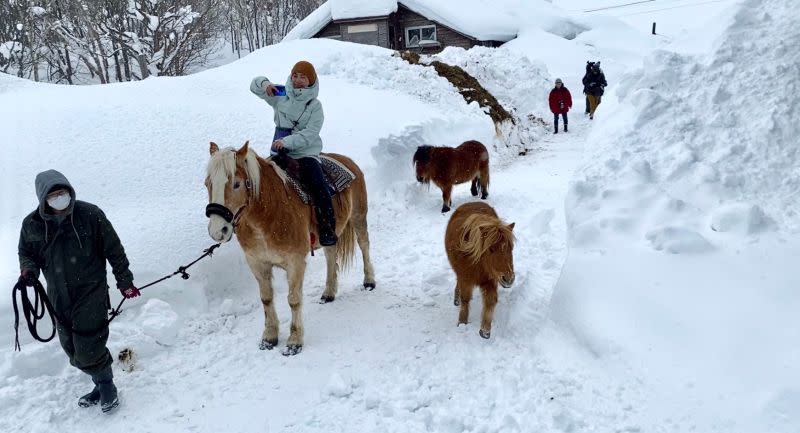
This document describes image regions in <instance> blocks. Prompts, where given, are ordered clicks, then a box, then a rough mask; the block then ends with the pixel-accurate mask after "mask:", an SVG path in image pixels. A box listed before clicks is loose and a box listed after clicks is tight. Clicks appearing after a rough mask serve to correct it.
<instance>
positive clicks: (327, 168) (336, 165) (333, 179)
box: [286, 155, 356, 204]
mask: <svg viewBox="0 0 800 433" xmlns="http://www.w3.org/2000/svg"><path fill="white" fill-rule="evenodd" d="M319 160H320V163H322V172H323V173H324V174H325V183H326V184H327V185H328V190H329V191H331V196H334V195H336V194H337V193H340V192H342V191H344V190H345V189H347V187H348V186H350V183H351V182H353V180H354V179H355V178H356V176H355V175H354V174H353V172H352V171H350V170H349V169H348V168H347V167H345V166H344V164H342V163H341V162H339V161H337V160H335V159H333V158H330V157H327V156H325V155H320V157H319ZM286 180H287V182H289V185H291V186H292V188H293V189H294V190H295V192H297V195H298V196H299V197H300V200H302V201H303V203H305V204H311V195H309V194H308V192H306V190H305V189H303V187H302V185H301V184H300V181H299V180H297V179H295V178H294V177H292V176H286Z"/></svg>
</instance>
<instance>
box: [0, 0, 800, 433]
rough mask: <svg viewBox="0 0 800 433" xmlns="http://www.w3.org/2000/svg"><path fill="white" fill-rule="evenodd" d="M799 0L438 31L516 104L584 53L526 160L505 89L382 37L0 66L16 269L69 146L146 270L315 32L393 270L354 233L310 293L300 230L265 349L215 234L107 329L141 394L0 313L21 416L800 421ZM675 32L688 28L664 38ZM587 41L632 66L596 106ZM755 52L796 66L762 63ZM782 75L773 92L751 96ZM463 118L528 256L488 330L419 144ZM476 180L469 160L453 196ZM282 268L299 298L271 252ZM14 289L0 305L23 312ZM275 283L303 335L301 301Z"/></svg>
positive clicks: (155, 424) (46, 424) (583, 428)
mask: <svg viewBox="0 0 800 433" xmlns="http://www.w3.org/2000/svg"><path fill="white" fill-rule="evenodd" d="M574 1H575V2H578V0H574ZM584 3H586V2H584ZM762 7H764V8H767V9H768V10H769V11H770V13H769V14H767V13H764V12H763V11H762V9H760V8H762ZM767 9H764V10H767ZM676 10H678V11H680V10H681V9H676ZM791 10H792V9H791V5H789V2H785V1H784V2H781V1H778V0H769V1H766V2H765V4H763V5H762V4H761V2H758V1H755V0H749V1H746V2H745V4H744V7H743V8H742V11H741V13H739V14H738V15H737V14H736V13H734V12H735V11H736V10H733V11H731V12H727V13H726V14H723V15H725V17H726V18H725V19H721V20H716V21H714V22H713V23H707V25H706V26H705V27H704V32H702V33H701V34H688V33H687V35H686V37H685V38H675V39H674V40H672V41H671V44H670V45H665V43H666V42H667V41H663V40H662V41H654V40H650V39H647V38H643V36H646V34H645V33H644V32H640V31H637V30H636V29H631V28H629V27H627V26H625V25H624V24H622V23H620V22H618V21H615V20H613V19H610V18H607V17H600V18H585V17H584V18H581V17H576V18H575V19H574V20H569V21H564V22H563V24H564V25H563V26H561V28H560V30H559V31H562V32H563V31H566V32H567V33H568V31H567V30H570V29H574V28H575V25H576V23H577V24H578V25H580V26H584V27H585V28H586V31H582V32H581V33H580V34H579V35H577V37H575V38H574V39H564V38H563V37H559V36H557V35H556V34H554V32H553V28H552V27H547V28H544V27H536V26H532V27H531V28H528V29H526V31H525V32H524V33H523V34H521V35H520V38H519V40H517V41H514V42H513V43H511V44H509V46H508V47H507V48H506V49H503V50H497V51H496V52H494V53H493V54H488V53H485V52H481V50H480V49H479V50H475V51H472V52H464V51H463V50H449V51H447V52H445V53H443V54H442V56H441V58H443V59H445V60H446V61H448V62H451V63H456V64H461V65H463V66H465V67H467V68H468V70H470V72H472V73H474V74H475V75H476V76H479V77H480V79H481V80H482V82H484V85H485V86H487V87H488V88H489V89H490V90H491V91H492V92H493V93H495V94H497V95H498V97H499V99H500V100H501V102H503V103H505V104H509V105H512V106H514V107H516V108H517V109H518V110H520V112H521V113H530V114H534V115H537V116H540V117H544V118H545V119H547V120H548V121H550V119H551V117H550V116H549V114H548V113H547V111H546V105H545V101H544V100H542V99H543V97H544V96H545V95H546V94H547V90H548V86H549V83H550V82H552V80H553V79H554V78H555V76H560V77H562V78H564V79H565V82H566V84H567V87H569V88H571V90H572V93H573V96H574V97H575V102H576V104H575V105H576V106H575V107H574V109H573V112H572V113H570V114H571V123H570V133H568V134H563V133H561V134H558V135H551V134H549V133H547V132H546V131H544V130H540V129H536V128H532V129H531V131H532V132H531V133H530V135H529V136H530V137H533V138H534V139H535V142H534V145H533V147H534V148H535V151H534V152H531V153H530V154H529V155H528V156H526V157H524V158H511V157H510V151H508V150H505V149H504V148H503V146H502V143H500V142H498V141H495V140H494V128H493V125H492V124H491V122H490V121H489V120H488V117H487V116H485V115H484V114H483V113H482V111H481V110H480V109H479V108H478V107H476V106H474V105H473V106H467V105H465V104H463V102H462V101H463V100H461V99H460V96H458V94H457V93H456V92H455V90H454V89H453V88H452V87H450V86H449V84H448V83H447V82H446V81H444V80H443V79H440V78H438V77H436V76H435V75H433V74H432V72H431V71H430V70H429V69H425V68H422V67H420V66H410V65H408V64H406V63H405V62H403V61H401V60H399V59H396V58H392V57H390V53H389V52H388V51H384V50H381V49H378V48H374V47H363V46H357V45H351V44H343V43H337V42H333V41H305V42H303V41H299V42H290V43H284V44H280V45H277V46H273V47H269V48H267V49H264V50H260V51H258V52H255V53H253V54H251V55H249V56H247V57H246V58H244V59H242V60H240V61H237V62H234V63H232V64H230V65H226V66H224V67H221V68H217V69H214V70H209V71H206V72H203V73H200V74H197V75H193V76H190V77H184V78H173V79H169V78H156V79H150V80H146V81H144V82H139V83H123V84H114V85H109V86H102V87H100V86H88V87H81V88H73V87H63V86H50V85H41V84H33V83H27V82H21V81H18V80H16V79H13V78H9V77H5V76H0V119H2V120H0V130H3V131H10V132H7V133H6V134H5V136H4V144H6V143H7V144H6V146H5V151H6V154H7V155H11V157H10V158H3V159H2V164H3V165H2V167H1V168H2V173H3V175H2V176H3V182H2V187H1V188H2V196H3V198H4V199H3V201H2V202H0V241H2V242H1V243H2V244H3V245H7V246H8V247H7V248H5V249H3V250H0V281H8V282H13V281H14V280H15V279H16V275H17V272H18V271H17V264H16V254H15V250H14V248H13V246H15V245H16V241H17V236H18V230H19V222H20V221H21V220H22V218H23V216H24V215H25V214H26V213H27V212H29V210H30V209H33V208H34V206H35V199H34V194H33V185H32V184H33V176H34V174H35V173H36V172H38V171H40V170H42V169H46V168H51V167H55V168H59V169H61V170H62V171H63V172H64V173H65V174H66V175H67V177H68V178H70V180H71V181H72V182H73V185H74V186H75V188H76V190H77V194H78V197H79V198H82V199H86V200H88V201H92V202H95V203H97V204H100V205H101V206H102V207H103V208H104V209H105V210H106V213H107V214H108V216H109V218H110V219H111V221H112V222H113V223H114V224H115V227H116V228H117V231H118V232H119V233H120V236H121V237H122V239H123V242H124V243H125V246H126V250H127V251H128V254H129V256H130V258H131V262H132V270H133V272H134V274H135V275H136V282H137V283H138V284H142V283H144V282H147V281H150V280H152V279H155V278H157V277H158V276H160V275H162V274H165V273H168V272H171V271H173V270H174V269H175V267H177V266H178V265H179V264H183V263H185V262H186V261H188V260H191V259H192V258H194V257H195V256H196V255H198V254H199V253H200V252H201V250H202V249H203V248H205V247H207V246H208V245H210V244H211V241H210V239H209V238H208V235H207V233H206V220H205V218H204V216H203V213H202V211H203V208H204V206H205V202H206V193H205V189H204V188H203V177H204V174H205V173H204V171H205V164H206V161H207V158H208V154H207V149H208V141H209V140H214V141H216V142H218V143H221V144H224V145H235V146H239V145H241V144H242V143H243V142H244V140H247V139H250V140H251V143H252V144H253V145H254V146H255V148H256V149H257V150H259V151H261V152H262V153H266V145H267V143H268V142H269V138H270V132H271V129H272V121H271V118H272V117H271V112H270V110H269V108H268V107H267V106H266V105H265V104H263V102H261V101H260V100H258V99H257V98H255V97H253V96H252V95H250V94H249V92H248V90H247V85H248V84H249V79H250V78H251V77H252V76H254V75H258V74H264V75H267V76H268V77H271V78H273V77H274V79H275V80H276V81H280V80H282V79H283V77H285V76H286V74H287V72H288V70H289V68H290V67H291V65H292V64H293V63H294V61H295V60H296V57H297V53H298V52H301V53H303V57H305V58H308V59H310V60H311V61H312V62H313V63H314V64H315V65H317V68H318V71H319V72H320V77H321V78H320V79H321V93H320V98H321V100H322V101H323V103H324V104H325V109H326V124H325V128H324V129H323V139H324V141H325V143H326V147H327V149H329V150H332V151H337V152H342V153H346V154H348V155H351V156H353V157H354V159H355V160H356V161H357V162H358V163H359V164H360V165H361V166H362V167H363V168H364V170H365V173H366V177H367V183H368V185H369V193H370V217H369V218H370V231H371V240H372V248H373V261H374V263H375V267H376V279H377V282H378V288H377V289H376V290H375V291H373V292H364V291H362V290H360V289H359V286H360V282H361V268H360V262H359V261H357V262H356V265H355V267H354V268H352V269H350V270H349V271H347V272H346V273H344V274H343V275H342V276H341V277H340V291H339V296H338V297H337V300H336V302H334V303H333V304H329V305H320V304H317V303H316V300H317V299H318V298H319V295H320V293H321V292H322V289H323V281H324V260H323V258H322V257H321V256H316V257H309V259H308V260H309V264H310V266H309V268H308V271H307V275H306V284H305V300H306V304H305V307H304V317H305V325H306V342H305V343H306V346H305V348H304V351H303V352H302V353H301V354H300V355H298V356H295V357H292V358H284V357H283V356H280V354H279V353H278V352H277V351H273V352H263V351H259V350H258V349H257V344H258V340H259V338H260V335H261V330H262V329H263V313H262V311H261V307H260V303H259V300H258V295H257V286H256V283H255V280H254V279H253V277H252V276H251V274H250V272H249V270H248V269H247V266H246V264H245V263H244V260H243V257H242V254H241V252H240V250H239V248H238V245H236V243H235V242H232V243H230V244H228V245H225V246H223V247H222V248H221V249H220V250H219V252H218V253H217V254H215V256H214V257H213V258H211V259H207V261H204V262H202V264H200V265H197V268H193V270H192V271H191V272H190V273H191V274H192V278H191V279H190V280H188V281H182V280H179V279H173V280H169V281H168V282H166V283H164V284H163V285H161V286H156V287H153V288H152V289H149V290H147V291H146V292H145V293H144V296H143V297H142V298H140V299H137V300H135V301H133V302H130V303H129V306H128V307H127V309H126V310H125V313H123V315H122V316H121V317H120V318H119V319H117V320H116V321H115V322H114V323H113V325H112V327H111V328H112V335H111V340H110V343H109V345H110V348H111V350H112V352H114V353H116V352H117V351H119V350H121V349H122V348H125V347H130V348H133V349H134V350H135V351H136V353H137V354H138V360H137V364H136V368H135V369H134V371H132V372H124V371H122V370H121V369H120V366H119V365H115V369H116V370H115V372H116V375H117V383H118V386H119V387H120V390H121V398H122V403H123V404H122V406H121V407H120V409H119V411H118V413H116V414H115V416H113V417H108V416H103V415H101V414H100V413H99V411H97V410H92V409H90V410H79V409H78V408H77V407H76V405H75V400H76V399H77V397H78V396H79V395H81V394H82V393H84V392H86V390H87V386H88V385H89V381H88V380H87V378H85V377H83V376H82V375H81V373H79V372H78V371H76V370H74V369H72V368H71V367H69V366H68V365H67V363H66V360H65V357H64V355H63V354H62V353H61V350H60V348H59V347H58V344H57V343H49V344H44V345H42V344H35V343H33V342H32V341H31V340H30V338H29V337H26V338H25V339H24V341H23V351H22V352H21V353H13V352H12V351H11V347H12V339H13V333H12V332H11V331H12V330H11V329H10V326H7V327H2V328H0V341H7V342H8V345H7V347H6V348H3V349H0V431H2V432H5V431H52V430H53V428H54V427H56V428H57V429H59V430H73V429H74V430H79V431H103V432H115V431H125V432H134V433H138V432H173V431H197V432H218V431H238V432H264V431H296V432H317V431H318V432H323V431H324V432H337V431H341V432H354V431H359V432H362V431H363V432H366V431H387V432H417V431H437V432H462V431H467V432H514V431H519V432H528V431H543V432H612V431H613V432H673V431H680V432H690V431H698V432H719V433H723V432H725V433H727V432H778V433H789V432H797V431H800V419H798V415H797V414H798V413H800V377H798V375H797V369H796V368H795V367H796V365H797V363H798V361H800V351H798V350H797V347H796V344H793V342H795V341H797V339H798V337H800V324H799V323H798V319H796V318H795V315H793V313H794V312H796V311H797V309H798V307H800V298H798V295H797V293H796V287H797V286H798V283H800V281H798V277H797V274H796V273H791V272H790V270H791V269H792V265H793V264H794V263H793V262H794V261H796V258H797V257H798V253H800V243H798V242H797V237H796V234H797V229H798V224H797V222H798V218H797V212H795V211H794V209H796V207H793V206H792V205H793V204H794V202H792V201H791V200H789V198H790V197H794V194H795V193H796V192H797V186H798V185H800V182H797V181H796V179H797V176H798V172H797V169H796V167H797V164H796V163H797V157H798V153H797V151H796V139H795V138H794V137H796V135H797V126H796V125H797V124H800V119H798V118H797V115H798V110H797V108H796V103H793V102H792V100H791V95H793V94H796V92H795V91H794V89H796V88H797V86H798V82H797V79H798V77H800V74H798V73H797V65H798V64H800V62H798V59H797V57H796V50H795V51H792V50H790V49H789V47H792V46H797V43H796V42H795V41H797V36H798V35H797V30H796V29H794V28H793V27H792V26H791V19H790V18H791V15H790V13H791ZM701 18H702V17H697V16H693V17H691V19H690V18H689V17H687V16H686V15H685V14H684V21H683V22H684V23H689V22H691V24H692V25H691V27H700V26H701V22H702V19H701ZM728 26H730V28H729V29H727V28H728ZM565 29H566V30H565ZM726 29H727V30H726ZM555 33H558V32H555ZM777 34H780V35H781V38H783V42H780V43H776V42H775V40H777V39H779V38H778V37H777V36H776V35H777ZM640 38H641V39H640ZM687 41H691V42H692V43H691V44H690V43H688V42H687ZM659 47H661V48H667V49H668V50H667V51H657V52H655V53H654V54H653V55H652V56H651V55H649V54H650V53H651V52H652V50H653V49H655V48H659ZM669 50H673V51H669ZM698 53H700V54H698ZM482 56H486V58H490V59H491V62H490V63H491V65H492V67H486V65H485V64H481V63H480V62H479V61H478V60H479V59H480V58H481V57H482ZM521 56H525V57H521ZM588 59H600V60H602V61H603V65H604V69H605V72H606V74H607V76H608V79H609V83H610V85H611V86H610V87H609V89H608V93H607V95H606V97H605V98H604V99H603V104H602V105H601V106H600V109H599V111H598V114H597V116H596V119H595V121H594V122H592V123H591V124H590V123H589V121H588V120H586V119H585V118H584V117H583V116H582V110H583V102H582V101H581V95H580V84H579V78H580V75H581V74H582V70H583V64H584V63H585V61H586V60H588ZM642 59H644V65H645V66H646V69H645V70H644V71H641V70H639V67H640V66H642V64H643V63H642ZM735 64H736V65H738V67H732V66H731V65H735ZM509 77H527V79H526V80H510V79H509ZM756 77H761V78H764V79H766V80H768V81H769V82H781V83H782V84H784V85H785V86H786V91H785V92H784V91H782V90H781V89H780V88H777V87H776V88H775V89H774V91H773V89H772V88H768V89H765V90H762V89H760V88H758V87H757V86H756V87H750V86H748V85H747V84H748V83H751V82H755V81H754V80H757V78H756ZM792 77H793V78H792ZM697 80H700V81H702V82H703V83H704V84H705V86H702V87H701V88H700V89H696V88H695V87H693V85H694V83H695V82H696V81H697ZM421 83H424V85H421ZM145 95H148V96H145ZM150 95H152V96H150ZM156 95H169V97H168V98H164V97H163V96H162V97H160V98H159V97H158V96H156ZM726 95H727V96H728V97H727V98H725V96H726ZM709 101H710V102H709ZM764 101H766V102H767V103H768V106H769V107H770V110H769V111H770V114H771V116H770V117H769V118H767V117H756V116H752V112H753V111H755V110H756V109H757V108H758V103H764ZM708 104H711V106H712V107H713V108H712V109H711V112H710V113H707V112H706V111H703V109H704V108H705V107H706V106H707V105H708ZM376 107H379V109H376ZM731 119H733V120H731ZM466 139H479V140H481V141H484V142H485V143H487V144H489V145H491V146H492V160H493V164H492V184H491V186H490V197H489V202H490V203H491V204H492V205H493V206H495V208H496V209H497V211H498V213H499V214H500V216H501V217H502V218H504V219H505V220H506V221H508V222H512V221H513V222H516V223H517V225H516V229H515V232H516V235H517V238H518V243H517V247H516V249H515V265H516V269H517V272H518V275H517V282H516V284H515V286H514V287H513V288H511V289H508V290H502V291H501V293H500V303H499V305H498V309H497V313H496V316H495V325H494V327H493V332H492V339H491V340H489V341H485V340H483V339H481V338H480V337H479V336H478V335H477V327H476V326H475V325H476V323H475V319H476V318H477V316H476V315H475V312H476V311H478V306H479V304H480V297H479V296H478V297H477V298H476V304H478V305H475V306H474V308H473V317H472V323H470V324H469V325H468V326H466V327H464V326H462V327H456V326H455V325H456V319H457V317H456V316H457V309H456V307H454V306H453V305H452V289H453V284H454V280H453V275H452V272H451V271H450V269H449V266H448V264H447V260H446V258H445V255H444V251H443V246H442V243H443V242H442V241H443V234H444V227H445V225H446V221H447V217H446V216H443V215H441V214H440V213H439V211H438V209H439V208H440V194H439V192H438V190H436V189H435V188H432V189H430V190H428V189H427V188H424V187H421V186H419V185H417V184H415V183H414V182H413V175H412V168H411V164H410V156H411V152H412V151H413V149H414V148H415V147H416V145H418V144H422V143H436V144H448V145H455V144H458V143H460V142H461V141H464V140H466ZM737 140H738V141H737ZM739 142H741V143H739ZM767 174H769V175H767ZM470 200H472V197H470V196H469V193H468V188H467V187H466V186H461V187H458V188H456V190H455V193H454V204H456V205H458V204H461V203H464V202H466V201H470ZM112 281H113V280H112ZM276 287H277V291H278V296H277V297H276V299H279V300H280V299H283V298H285V294H286V283H285V279H284V278H283V275H282V273H280V272H278V274H277V275H276ZM112 295H116V294H115V293H112ZM7 302H8V301H3V302H2V303H0V316H2V317H6V318H8V320H9V322H10V319H11V317H12V315H11V312H10V311H11V310H10V304H8V303H7ZM276 304H277V307H278V315H279V317H280V319H281V320H282V323H281V334H280V338H281V342H284V341H285V339H286V337H287V334H288V318H289V309H288V306H287V305H286V303H285V302H277V303H276Z"/></svg>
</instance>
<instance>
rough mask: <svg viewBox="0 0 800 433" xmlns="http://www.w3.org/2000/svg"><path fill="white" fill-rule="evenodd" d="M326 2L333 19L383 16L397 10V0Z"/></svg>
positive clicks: (339, 0)
mask: <svg viewBox="0 0 800 433" xmlns="http://www.w3.org/2000/svg"><path fill="white" fill-rule="evenodd" d="M326 3H329V4H330V8H331V18H332V19H334V20H346V19H352V18H368V17H385V16H387V15H389V14H391V13H392V12H396V11H397V1H393V0H328V1H327V2H326Z"/></svg>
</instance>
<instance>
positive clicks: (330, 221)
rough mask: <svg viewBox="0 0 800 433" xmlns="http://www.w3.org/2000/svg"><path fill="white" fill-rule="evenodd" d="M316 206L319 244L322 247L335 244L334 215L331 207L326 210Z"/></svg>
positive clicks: (336, 239)
mask: <svg viewBox="0 0 800 433" xmlns="http://www.w3.org/2000/svg"><path fill="white" fill-rule="evenodd" d="M316 208H317V232H318V233H319V244H320V245H322V246H323V247H330V246H333V245H336V242H338V240H339V239H338V238H337V237H336V229H335V227H336V217H335V216H334V214H333V209H330V210H328V212H326V211H324V210H322V209H320V208H319V206H317V207H316Z"/></svg>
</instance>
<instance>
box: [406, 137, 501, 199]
mask: <svg viewBox="0 0 800 433" xmlns="http://www.w3.org/2000/svg"><path fill="white" fill-rule="evenodd" d="M413 162H414V166H415V168H416V171H417V181H419V182H420V183H430V182H433V183H434V184H435V185H436V186H438V187H439V189H441V190H442V213H444V212H449V211H450V206H452V205H453V202H452V200H450V194H451V193H452V192H453V185H456V184H459V183H465V182H468V181H472V186H471V187H470V192H471V193H472V195H473V197H477V195H478V191H479V188H480V192H481V199H483V200H486V197H488V196H489V152H487V151H486V147H485V146H484V145H483V144H481V143H480V142H479V141H475V140H470V141H465V142H464V143H461V145H460V146H458V147H456V148H452V147H445V146H442V147H434V146H419V147H418V148H417V151H416V152H415V153H414V159H413Z"/></svg>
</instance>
